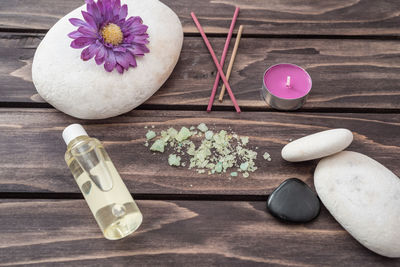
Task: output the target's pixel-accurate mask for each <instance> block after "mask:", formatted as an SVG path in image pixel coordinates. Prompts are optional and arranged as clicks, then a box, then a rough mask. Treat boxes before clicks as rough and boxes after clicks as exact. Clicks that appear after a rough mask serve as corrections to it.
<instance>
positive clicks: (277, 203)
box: [267, 178, 321, 223]
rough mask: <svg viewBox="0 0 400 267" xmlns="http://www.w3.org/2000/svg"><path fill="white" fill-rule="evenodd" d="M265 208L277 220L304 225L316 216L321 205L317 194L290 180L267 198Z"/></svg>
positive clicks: (307, 187)
mask: <svg viewBox="0 0 400 267" xmlns="http://www.w3.org/2000/svg"><path fill="white" fill-rule="evenodd" d="M267 208H268V210H269V212H270V213H271V214H272V215H273V216H275V217H277V218H278V219H281V220H284V221H288V222H295V223H305V222H309V221H311V220H313V219H314V218H315V217H317V216H318V214H319V211H320V208H321V205H320V202H319V199H318V196H317V194H316V193H314V192H313V191H312V190H311V188H310V187H309V186H308V185H306V184H305V183H304V182H303V181H301V180H299V179H297V178H290V179H287V180H286V181H284V182H283V183H282V184H281V185H280V186H278V188H276V189H275V190H274V192H272V194H271V195H270V196H269V197H268V201H267Z"/></svg>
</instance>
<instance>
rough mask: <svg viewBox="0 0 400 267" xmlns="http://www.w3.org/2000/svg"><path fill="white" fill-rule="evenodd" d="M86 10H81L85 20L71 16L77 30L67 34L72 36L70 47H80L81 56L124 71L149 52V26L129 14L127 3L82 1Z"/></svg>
mask: <svg viewBox="0 0 400 267" xmlns="http://www.w3.org/2000/svg"><path fill="white" fill-rule="evenodd" d="M85 2H86V10H87V11H82V16H83V18H84V20H81V19H78V18H71V19H70V20H69V21H70V22H71V23H72V25H74V26H76V27H78V30H76V31H73V32H71V33H70V34H68V36H69V37H70V38H72V39H74V40H73V41H72V42H71V47H72V48H76V49H81V48H85V49H83V50H82V53H81V59H82V60H85V61H86V60H89V59H91V58H93V57H94V60H95V61H96V64H97V65H100V64H103V63H104V69H105V70H106V71H108V72H111V71H112V70H113V69H114V68H115V69H117V71H118V72H119V73H123V72H124V70H127V69H128V68H129V67H136V66H137V63H136V57H137V56H144V54H145V53H148V52H150V51H149V49H148V48H147V47H146V44H148V43H149V41H148V38H149V35H148V34H147V32H146V31H147V28H148V26H146V25H144V24H143V22H142V19H141V18H140V17H130V18H128V19H126V16H127V15H128V6H127V5H126V4H125V5H123V6H121V2H120V0H97V2H94V0H85Z"/></svg>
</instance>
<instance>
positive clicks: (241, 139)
mask: <svg viewBox="0 0 400 267" xmlns="http://www.w3.org/2000/svg"><path fill="white" fill-rule="evenodd" d="M240 141H242V145H244V146H245V145H247V143H248V142H249V137H248V136H242V137H240Z"/></svg>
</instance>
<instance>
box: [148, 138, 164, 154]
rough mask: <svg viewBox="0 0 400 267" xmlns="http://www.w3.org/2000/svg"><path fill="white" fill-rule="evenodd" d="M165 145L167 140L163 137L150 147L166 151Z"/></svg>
mask: <svg viewBox="0 0 400 267" xmlns="http://www.w3.org/2000/svg"><path fill="white" fill-rule="evenodd" d="M164 147H165V142H164V141H163V140H162V139H158V140H156V141H155V142H154V143H153V145H152V146H151V147H150V150H151V151H158V152H161V153H164Z"/></svg>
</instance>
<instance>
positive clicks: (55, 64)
mask: <svg viewBox="0 0 400 267" xmlns="http://www.w3.org/2000/svg"><path fill="white" fill-rule="evenodd" d="M121 4H127V5H128V11H129V12H128V17H130V16H140V17H141V18H142V19H143V23H144V24H146V25H148V26H149V28H148V30H147V33H148V34H149V41H150V43H149V44H148V45H147V47H148V48H149V49H150V53H147V54H145V56H144V57H137V58H136V59H137V65H138V66H137V67H136V68H129V70H127V71H125V72H124V74H119V73H118V72H117V71H116V70H114V71H113V72H111V73H110V72H106V71H105V70H104V67H103V65H96V63H95V61H94V59H91V60H89V61H83V60H81V58H80V54H81V52H82V49H73V48H71V47H70V43H71V41H72V39H70V38H69V37H68V36H67V34H68V33H70V32H72V31H74V30H76V29H77V28H76V27H75V26H73V25H72V24H71V23H70V22H69V21H68V19H70V18H80V19H82V15H81V10H86V7H85V6H81V7H79V8H77V9H75V10H74V11H72V12H71V13H69V14H68V15H66V16H65V17H63V18H61V19H60V20H59V21H58V22H57V23H56V24H55V25H54V26H53V27H52V28H51V29H50V30H49V32H48V33H47V34H46V36H45V37H44V39H43V41H42V42H41V43H40V45H39V47H38V48H37V50H36V53H35V57H34V60H33V65H32V79H33V83H34V84H35V87H36V89H37V91H38V93H39V94H40V96H41V97H43V98H44V99H45V100H46V101H47V102H49V103H50V104H51V105H53V106H54V107H55V108H57V109H59V110H61V111H62V112H65V113H67V114H69V115H71V116H74V117H77V118H81V119H103V118H108V117H112V116H117V115H119V114H122V113H125V112H128V111H130V110H132V109H133V108H135V107H137V106H139V105H140V104H142V103H143V102H144V101H146V100H147V99H148V98H149V97H150V96H152V95H153V94H154V93H155V92H156V91H157V90H158V89H159V88H160V87H161V85H162V84H163V83H164V82H165V81H166V80H167V78H168V77H169V75H170V74H171V72H172V70H173V69H174V67H175V65H176V63H177V61H178V58H179V55H180V51H181V48H182V42H183V31H182V25H181V23H180V20H179V18H178V17H177V15H176V14H175V13H174V12H173V11H172V10H171V9H170V8H168V7H167V6H166V5H164V4H163V3H161V2H159V1H158V0H122V1H121Z"/></svg>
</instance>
